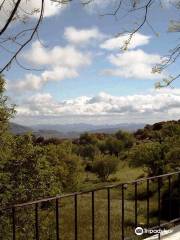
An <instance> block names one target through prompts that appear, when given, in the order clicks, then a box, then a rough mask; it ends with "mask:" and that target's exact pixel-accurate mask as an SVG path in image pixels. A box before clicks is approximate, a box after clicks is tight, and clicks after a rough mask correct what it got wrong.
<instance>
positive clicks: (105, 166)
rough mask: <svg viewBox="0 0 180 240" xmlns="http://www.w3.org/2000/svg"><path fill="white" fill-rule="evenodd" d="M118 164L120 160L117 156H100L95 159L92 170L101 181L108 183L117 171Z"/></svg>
mask: <svg viewBox="0 0 180 240" xmlns="http://www.w3.org/2000/svg"><path fill="white" fill-rule="evenodd" d="M118 164H119V159H118V158H117V157H116V156H114V155H112V156H110V155H103V154H99V155H97V156H96V157H95V159H94V162H93V166H92V170H93V172H94V173H95V174H96V175H97V176H98V178H99V179H100V180H101V181H107V180H108V178H109V176H110V175H111V174H112V173H115V172H116V171H117V167H118Z"/></svg>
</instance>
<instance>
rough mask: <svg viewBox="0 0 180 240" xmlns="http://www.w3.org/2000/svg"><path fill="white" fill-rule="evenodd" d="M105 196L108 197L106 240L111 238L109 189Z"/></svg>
mask: <svg viewBox="0 0 180 240" xmlns="http://www.w3.org/2000/svg"><path fill="white" fill-rule="evenodd" d="M107 196H108V240H110V238H111V216H110V208H111V206H110V189H109V188H108V189H107Z"/></svg>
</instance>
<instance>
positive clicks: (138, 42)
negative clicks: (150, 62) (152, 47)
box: [100, 33, 150, 50]
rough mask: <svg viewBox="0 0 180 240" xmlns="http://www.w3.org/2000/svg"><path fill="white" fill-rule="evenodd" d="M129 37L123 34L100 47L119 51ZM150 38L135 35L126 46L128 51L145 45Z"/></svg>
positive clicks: (138, 34)
mask: <svg viewBox="0 0 180 240" xmlns="http://www.w3.org/2000/svg"><path fill="white" fill-rule="evenodd" d="M129 37H130V35H129V34H124V35H121V36H118V37H114V38H111V39H108V40H106V41H105V42H103V43H102V44H101V45H100V47H101V48H103V49H106V50H121V49H122V48H123V47H124V46H125V44H126V42H127V41H128V40H129ZM149 40H150V37H149V36H146V35H143V34H141V33H135V34H134V36H133V37H132V39H131V41H130V43H129V44H128V49H134V48H136V47H139V46H142V45H146V44H148V43H149Z"/></svg>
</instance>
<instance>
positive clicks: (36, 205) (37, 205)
mask: <svg viewBox="0 0 180 240" xmlns="http://www.w3.org/2000/svg"><path fill="white" fill-rule="evenodd" d="M174 177H177V178H176V181H179V183H180V171H178V172H173V173H169V174H163V175H159V176H155V177H148V178H141V179H138V180H135V181H129V182H125V183H121V184H114V185H110V186H106V187H101V188H96V189H92V190H88V191H82V192H75V193H70V194H65V195H60V196H55V197H49V198H45V199H41V200H37V201H31V202H27V203H22V204H15V205H14V206H12V207H10V208H8V209H10V211H11V215H10V218H11V223H12V227H11V231H12V235H11V236H12V238H11V239H13V240H17V239H20V238H19V237H18V238H17V216H16V214H17V211H18V209H21V210H24V209H25V208H26V207H28V206H31V207H32V209H33V210H32V211H34V213H33V214H34V215H33V216H34V220H33V221H34V224H33V230H34V233H35V234H34V238H33V239H36V240H40V239H42V238H41V232H40V225H41V221H40V218H39V211H40V210H41V205H42V204H47V203H52V202H53V203H55V204H54V210H55V215H54V218H55V219H54V221H55V235H54V236H55V237H54V239H56V240H61V239H62V238H61V231H60V226H61V207H60V202H61V201H62V200H63V199H67V198H71V199H72V200H73V208H74V209H73V218H74V219H73V221H74V223H73V225H74V226H73V233H71V234H73V239H74V240H78V239H79V235H78V234H79V232H78V228H79V224H78V207H79V206H80V204H81V202H80V201H79V197H80V196H82V195H85V194H89V199H90V201H91V205H90V206H91V209H90V210H91V214H90V215H91V216H90V218H91V219H90V220H91V223H90V224H91V226H90V229H91V234H90V235H91V237H90V238H91V239H92V240H95V239H96V218H95V215H96V210H95V207H96V206H95V200H96V193H97V192H98V191H101V190H103V191H107V192H106V194H107V195H105V196H106V197H105V198H106V201H107V202H106V203H107V209H105V211H106V213H107V215H106V216H107V226H106V229H107V233H106V234H107V235H106V237H105V238H104V239H108V240H111V239H112V236H111V233H112V231H111V227H112V223H111V201H113V200H112V197H111V191H113V189H118V190H119V191H120V196H119V205H120V211H121V213H120V216H121V217H120V219H119V223H120V230H121V233H120V236H119V239H121V240H125V239H135V237H134V238H127V236H126V234H125V228H126V223H125V217H126V209H125V203H126V201H127V200H126V198H125V193H126V191H127V188H128V187H129V186H131V187H132V188H133V195H134V198H133V202H132V203H133V211H134V213H133V215H134V220H133V221H134V226H133V227H134V229H135V228H136V227H137V226H139V222H138V218H139V215H138V201H139V199H138V195H139V193H138V190H139V185H140V184H141V183H144V184H145V186H146V188H145V189H146V190H145V191H146V199H145V202H146V213H144V214H145V215H146V224H145V226H146V228H151V229H153V228H154V229H158V228H160V227H164V226H166V225H167V224H169V223H174V222H176V221H179V220H180V216H178V218H174V219H173V216H172V183H173V181H174V180H173V178H174ZM164 181H166V185H167V186H166V188H167V192H168V198H169V201H168V204H169V206H168V209H167V212H168V216H169V217H168V221H166V222H165V223H164V222H161V221H162V217H161V213H162V212H161V201H162V196H161V187H162V185H163V182H164ZM152 183H153V184H155V185H156V186H157V189H156V190H157V191H155V194H156V196H157V198H156V199H157V200H156V201H157V212H156V218H157V220H158V221H157V224H156V225H152V224H150V218H151V216H150V201H151V197H150V186H151V184H152ZM179 197H180V196H179ZM179 204H180V201H179ZM96 217H97V216H96ZM134 236H135V234H134ZM159 239H160V235H159ZM3 240H4V239H3Z"/></svg>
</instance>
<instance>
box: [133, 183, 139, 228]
mask: <svg viewBox="0 0 180 240" xmlns="http://www.w3.org/2000/svg"><path fill="white" fill-rule="evenodd" d="M134 187H135V191H134V195H135V196H134V197H135V206H134V207H135V209H134V210H135V227H137V210H138V209H137V208H138V206H137V182H135V185H134Z"/></svg>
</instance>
